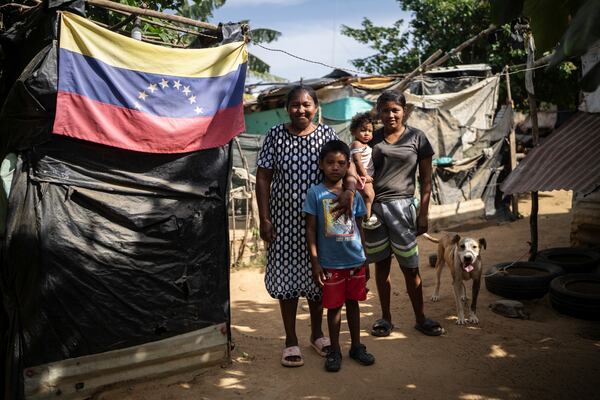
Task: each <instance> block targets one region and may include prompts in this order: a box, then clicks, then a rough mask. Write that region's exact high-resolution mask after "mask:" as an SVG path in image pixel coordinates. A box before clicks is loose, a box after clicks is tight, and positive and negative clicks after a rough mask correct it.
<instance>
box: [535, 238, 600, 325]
mask: <svg viewBox="0 0 600 400" xmlns="http://www.w3.org/2000/svg"><path fill="white" fill-rule="evenodd" d="M537 260H540V261H542V260H543V261H545V262H552V263H554V264H557V265H560V266H561V267H562V268H563V269H564V270H565V272H566V274H565V275H561V276H559V277H557V278H555V279H554V280H552V282H551V283H550V303H551V304H552V307H553V308H554V309H555V310H556V311H558V312H560V313H562V314H566V315H570V316H572V317H576V318H581V319H589V320H600V274H597V273H594V272H595V271H596V270H597V268H598V266H600V253H598V252H596V251H593V250H588V249H577V248H572V247H556V248H552V249H546V250H542V251H540V252H539V253H538V257H537Z"/></svg>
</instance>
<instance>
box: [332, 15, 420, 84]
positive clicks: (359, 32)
mask: <svg viewBox="0 0 600 400" xmlns="http://www.w3.org/2000/svg"><path fill="white" fill-rule="evenodd" d="M403 23H404V21H403V20H398V21H396V22H395V23H394V25H392V26H391V27H389V28H388V27H382V26H375V25H373V23H372V22H371V21H370V20H369V19H368V18H365V19H363V21H362V29H355V28H351V27H349V26H346V25H342V34H343V35H346V36H349V37H351V38H354V39H356V40H357V41H359V42H360V43H364V44H368V45H369V46H370V47H371V48H372V49H373V50H376V51H377V53H375V54H374V55H372V56H369V57H367V58H359V59H355V60H352V64H354V66H355V67H357V68H359V69H361V70H363V71H365V72H368V73H380V74H395V73H398V72H399V71H404V70H407V69H411V68H413V66H414V65H416V64H418V56H417V55H416V53H414V52H413V53H412V54H409V49H408V37H407V36H406V35H403V34H402V25H403Z"/></svg>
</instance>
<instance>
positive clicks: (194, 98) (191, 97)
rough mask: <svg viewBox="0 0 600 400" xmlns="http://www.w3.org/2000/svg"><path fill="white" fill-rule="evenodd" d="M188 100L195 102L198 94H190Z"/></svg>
mask: <svg viewBox="0 0 600 400" xmlns="http://www.w3.org/2000/svg"><path fill="white" fill-rule="evenodd" d="M188 100H189V101H190V104H194V103H195V102H196V96H190V98H189V99H188Z"/></svg>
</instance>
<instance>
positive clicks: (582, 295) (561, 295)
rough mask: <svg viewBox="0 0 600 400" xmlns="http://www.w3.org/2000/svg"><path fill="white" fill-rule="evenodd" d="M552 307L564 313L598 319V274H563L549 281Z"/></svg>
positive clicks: (599, 311) (599, 283)
mask: <svg viewBox="0 0 600 400" xmlns="http://www.w3.org/2000/svg"><path fill="white" fill-rule="evenodd" d="M550 303H551V304H552V307H553V308H554V309H555V310H556V311H558V312H560V313H562V314H566V315H570V316H572V317H575V318H580V319H587V320H594V321H598V320H600V275H599V274H565V275H562V276H559V277H556V278H554V279H553V280H552V282H551V283H550Z"/></svg>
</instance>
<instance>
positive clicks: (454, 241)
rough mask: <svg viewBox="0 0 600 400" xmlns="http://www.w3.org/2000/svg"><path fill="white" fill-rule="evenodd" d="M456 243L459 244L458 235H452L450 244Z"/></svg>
mask: <svg viewBox="0 0 600 400" xmlns="http://www.w3.org/2000/svg"><path fill="white" fill-rule="evenodd" d="M458 242H460V235H454V237H453V238H452V244H456V243H458Z"/></svg>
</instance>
